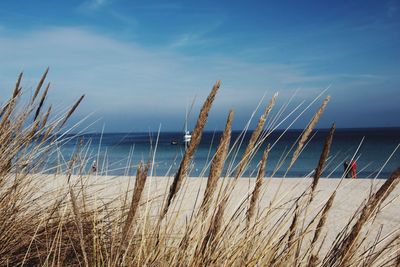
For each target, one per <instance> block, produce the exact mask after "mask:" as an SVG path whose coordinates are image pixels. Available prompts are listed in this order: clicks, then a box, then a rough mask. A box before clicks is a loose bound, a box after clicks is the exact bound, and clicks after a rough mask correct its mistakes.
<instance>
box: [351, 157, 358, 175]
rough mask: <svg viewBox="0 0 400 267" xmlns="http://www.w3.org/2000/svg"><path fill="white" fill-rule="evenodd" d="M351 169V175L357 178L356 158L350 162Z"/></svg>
mask: <svg viewBox="0 0 400 267" xmlns="http://www.w3.org/2000/svg"><path fill="white" fill-rule="evenodd" d="M350 169H351V177H352V178H353V179H355V178H357V163H356V161H355V160H352V161H351V162H350Z"/></svg>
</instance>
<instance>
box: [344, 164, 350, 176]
mask: <svg viewBox="0 0 400 267" xmlns="http://www.w3.org/2000/svg"><path fill="white" fill-rule="evenodd" d="M343 169H344V177H346V178H350V168H349V161H347V160H346V161H345V162H344V163H343Z"/></svg>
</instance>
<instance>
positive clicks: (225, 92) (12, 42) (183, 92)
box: [0, 28, 327, 129]
mask: <svg viewBox="0 0 400 267" xmlns="http://www.w3.org/2000/svg"><path fill="white" fill-rule="evenodd" d="M0 61H1V62H2V64H1V65H0V92H1V94H2V95H3V96H4V95H5V93H7V92H8V91H9V89H10V87H12V84H13V83H14V77H16V76H17V74H18V72H19V71H21V70H24V72H25V75H26V76H25V83H24V86H25V88H31V89H32V88H33V86H34V85H35V83H36V80H37V79H38V78H39V76H40V75H41V72H42V71H43V70H44V69H45V68H46V67H47V66H50V73H49V80H51V81H52V95H53V97H52V100H53V101H54V102H56V103H58V102H61V103H63V105H64V106H65V105H67V104H69V103H71V102H72V101H73V100H74V99H76V98H77V97H78V96H79V95H80V94H82V93H86V94H87V99H86V100H85V103H84V105H83V106H82V107H81V112H83V113H88V112H90V111H96V112H97V113H98V114H124V115H123V116H126V117H127V118H128V117H132V118H143V117H146V116H149V117H151V118H157V116H158V114H161V115H163V116H171V120H172V119H174V118H175V119H176V118H177V117H178V118H180V115H179V114H181V113H182V111H183V110H184V108H185V105H186V103H187V101H188V99H191V98H192V97H193V96H195V95H197V96H198V99H204V97H205V96H206V95H207V94H208V92H209V90H210V88H211V86H212V84H213V83H214V82H215V81H216V80H217V79H222V88H221V92H220V93H219V97H218V98H217V102H216V104H217V105H219V107H218V109H219V110H221V109H224V110H227V109H228V108H231V107H235V108H238V109H240V108H248V109H252V108H253V107H255V105H256V103H257V102H258V100H259V99H260V98H261V96H262V95H263V94H264V92H265V91H269V92H270V93H269V95H272V93H273V92H274V91H276V90H285V89H288V88H290V89H294V87H297V86H298V84H299V83H301V84H307V82H313V83H315V82H321V81H322V83H323V84H324V85H326V84H327V82H325V81H326V77H318V76H310V75H305V74H304V72H303V71H302V69H301V68H300V67H299V66H292V65H284V64H279V65H278V64H254V63H251V62H245V61H243V60H238V59H234V58H233V59H232V58H226V57H222V56H213V57H206V56H205V57H194V56H185V55H182V54H179V53H177V52H173V51H171V50H170V49H154V48H146V47H142V46H140V45H138V44H136V43H127V42H123V41H120V40H116V39H113V38H111V37H108V36H105V35H102V34H98V33H95V32H91V31H88V30H85V29H82V28H48V29H46V30H41V31H36V32H31V33H29V34H20V35H15V34H14V35H13V36H5V35H0ZM3 85H7V86H6V87H4V86H3ZM199 102H200V101H199ZM177 114H178V115H177ZM174 116H175V117H174ZM220 117H221V118H224V117H225V114H220ZM123 119H124V118H121V120H123ZM144 127H145V129H147V125H144Z"/></svg>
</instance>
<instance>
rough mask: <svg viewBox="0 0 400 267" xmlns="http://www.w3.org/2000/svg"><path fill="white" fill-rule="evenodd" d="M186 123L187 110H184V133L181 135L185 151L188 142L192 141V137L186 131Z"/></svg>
mask: <svg viewBox="0 0 400 267" xmlns="http://www.w3.org/2000/svg"><path fill="white" fill-rule="evenodd" d="M187 121H188V109H187V108H186V114H185V132H184V135H183V143H184V144H185V150H186V149H187V148H188V145H189V143H190V141H191V140H192V135H191V134H190V132H189V131H188V129H187Z"/></svg>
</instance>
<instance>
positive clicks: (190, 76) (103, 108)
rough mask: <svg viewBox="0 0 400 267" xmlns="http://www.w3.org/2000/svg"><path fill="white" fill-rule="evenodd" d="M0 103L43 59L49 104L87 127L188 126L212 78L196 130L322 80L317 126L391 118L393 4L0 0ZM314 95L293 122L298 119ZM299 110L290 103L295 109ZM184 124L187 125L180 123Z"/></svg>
mask: <svg viewBox="0 0 400 267" xmlns="http://www.w3.org/2000/svg"><path fill="white" fill-rule="evenodd" d="M0 62H1V63H0V94H1V97H0V101H1V102H4V101H5V99H6V97H7V96H8V95H9V94H10V92H11V91H12V89H13V85H14V84H15V80H16V77H17V76H18V74H19V73H20V72H21V71H23V72H24V82H23V88H24V92H25V94H26V95H30V94H31V93H32V91H33V90H34V88H35V86H36V83H37V81H38V79H39V78H40V76H41V74H42V73H43V71H44V70H45V69H46V68H47V67H49V68H50V71H49V75H48V80H49V81H51V89H50V96H49V99H48V102H49V103H53V105H57V107H59V109H58V112H62V111H64V110H65V108H67V107H68V106H70V105H71V104H72V103H73V102H74V101H75V100H77V99H78V98H79V96H80V95H81V94H85V95H86V97H85V100H84V101H83V103H82V105H81V106H80V107H79V109H78V111H77V113H76V114H75V117H74V121H73V122H77V121H80V120H81V119H83V118H86V119H85V125H91V126H90V129H89V130H90V131H99V130H101V129H103V127H104V129H105V131H106V132H132V131H148V130H151V131H157V130H158V129H159V127H161V130H164V131H179V130H181V128H182V124H183V121H184V117H185V109H186V108H187V106H188V105H190V103H191V102H192V101H193V99H195V104H194V108H193V112H192V113H191V115H190V122H189V127H192V126H193V125H194V121H195V116H196V115H197V113H198V110H199V108H200V106H201V104H202V101H204V99H205V98H206V96H207V95H208V93H209V92H210V90H211V88H212V85H213V84H214V83H215V81H216V80H221V81H222V82H221V88H220V91H219V93H218V95H217V98H216V100H215V103H214V106H213V108H212V111H211V113H210V119H209V122H208V124H207V127H206V129H208V130H214V129H217V130H220V129H223V127H224V122H225V120H226V116H227V114H228V111H229V109H233V110H234V111H235V123H234V126H233V127H234V128H235V129H241V128H243V127H244V125H245V124H246V122H247V121H248V119H249V118H250V116H251V114H252V112H253V111H254V110H255V108H256V107H257V105H258V104H259V103H260V101H261V106H260V107H261V108H260V109H262V108H263V107H264V106H266V105H267V103H268V101H269V99H270V98H271V97H272V95H273V94H274V93H275V92H279V96H278V102H277V108H276V110H279V107H280V106H283V105H285V104H286V103H287V101H288V100H289V99H290V97H291V96H293V94H296V95H295V97H294V98H293V99H292V101H291V102H290V103H289V106H288V109H287V111H286V113H289V111H290V110H292V109H294V108H295V107H296V106H297V105H298V104H300V103H302V101H305V102H304V104H303V106H302V107H301V108H303V107H306V106H307V105H308V103H310V102H311V101H312V100H313V99H314V98H315V97H316V96H317V95H319V94H320V93H321V92H322V91H323V90H325V89H326V88H328V90H327V91H326V93H325V94H324V95H326V94H329V95H330V96H331V101H330V103H329V105H328V107H327V110H326V112H325V113H324V115H323V117H322V118H321V121H320V122H319V124H318V127H321V128H325V127H329V126H330V125H331V123H332V122H336V123H337V126H338V127H339V128H352V127H399V126H400V117H399V114H400V105H399V102H400V2H399V1H393V0H382V1H365V0H364V1H341V0H338V1H285V0H282V1H235V0H230V1H215V0H214V1H208V0H204V1H150V0H146V1H126V0H125V1H124V0H87V1H77V0H70V1H56V0H53V1H50V0H47V1H46V0H43V1H22V0H12V1H9V0H2V1H0ZM321 101H322V99H319V100H318V101H316V102H315V103H314V104H313V105H312V106H311V107H310V109H309V110H307V112H305V113H304V114H303V115H302V116H301V117H300V118H299V120H298V121H297V122H296V123H295V124H294V125H293V126H292V127H297V128H300V127H304V126H305V125H306V124H307V122H308V121H309V120H310V118H311V116H312V113H313V112H315V110H316V109H317V108H318V106H319V105H320V103H321ZM299 110H300V109H299ZM191 124H192V125H191Z"/></svg>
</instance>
